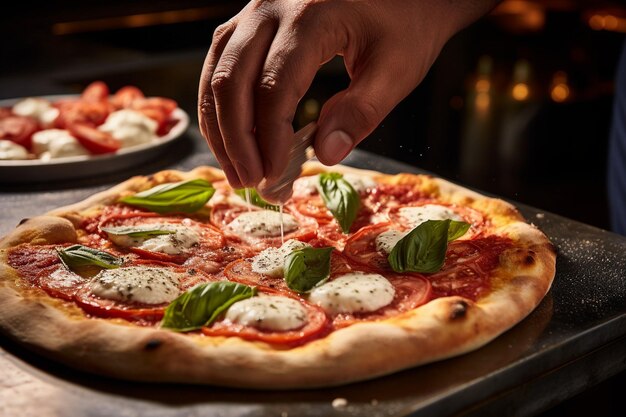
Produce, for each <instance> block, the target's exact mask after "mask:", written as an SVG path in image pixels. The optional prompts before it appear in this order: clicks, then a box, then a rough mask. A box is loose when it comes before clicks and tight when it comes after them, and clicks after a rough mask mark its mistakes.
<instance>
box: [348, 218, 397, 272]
mask: <svg viewBox="0 0 626 417" xmlns="http://www.w3.org/2000/svg"><path fill="white" fill-rule="evenodd" d="M393 228H394V225H393V223H379V224H374V225H371V226H366V227H363V228H362V229H361V230H359V231H358V232H357V233H355V234H354V235H352V236H350V237H349V238H348V240H347V241H346V246H345V247H344V249H343V253H344V255H346V256H347V257H348V258H349V259H350V260H352V261H354V262H356V263H359V264H361V265H365V266H367V267H369V268H372V269H374V270H377V271H390V270H391V267H390V266H389V261H388V260H387V256H386V255H384V254H382V253H380V252H379V251H377V250H376V237H377V236H378V235H380V234H381V233H383V232H385V231H387V230H390V229H393Z"/></svg>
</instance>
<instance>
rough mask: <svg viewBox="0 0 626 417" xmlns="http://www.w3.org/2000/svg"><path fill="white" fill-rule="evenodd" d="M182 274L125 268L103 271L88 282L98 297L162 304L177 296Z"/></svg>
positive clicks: (152, 269) (160, 270)
mask: <svg viewBox="0 0 626 417" xmlns="http://www.w3.org/2000/svg"><path fill="white" fill-rule="evenodd" d="M180 278H181V275H180V274H178V273H176V272H173V271H170V270H168V269H164V268H146V267H128V268H118V269H105V270H103V271H101V272H99V273H98V275H96V276H95V277H94V278H93V279H92V280H91V282H90V283H89V288H90V290H91V292H92V293H93V294H94V295H96V296H98V297H101V298H106V299H109V300H118V301H131V302H132V301H134V302H138V303H143V304H163V303H169V302H171V301H173V300H174V299H175V298H176V297H178V295H179V294H180V289H179V282H180Z"/></svg>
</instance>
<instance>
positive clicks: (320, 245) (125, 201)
mask: <svg viewBox="0 0 626 417" xmlns="http://www.w3.org/2000/svg"><path fill="white" fill-rule="evenodd" d="M555 259H556V255H555V250H554V247H553V246H552V244H551V243H550V241H549V240H548V239H547V237H546V236H545V235H544V234H543V233H542V232H541V231H540V230H538V229H537V228H536V227H535V226H533V225H531V224H528V223H526V222H525V221H524V219H523V218H522V216H521V215H520V214H519V212H518V211H517V210H516V209H515V208H514V207H513V206H512V205H511V204H509V203H507V202H504V201H502V200H499V199H494V198H489V197H485V196H483V195H480V194H478V193H475V192H473V191H469V190H467V189H465V188H462V187H460V186H457V185H454V184H452V183H450V182H447V181H445V180H442V179H439V178H435V177H432V176H428V175H413V174H398V175H387V174H382V173H379V172H374V171H364V170H357V169H353V168H348V167H343V166H335V167H332V168H327V167H324V166H322V165H320V164H317V163H308V164H306V165H305V166H304V167H303V171H302V174H301V176H300V177H299V178H298V179H297V180H296V181H295V184H294V192H293V195H292V197H291V198H290V199H289V200H288V201H287V202H286V203H285V204H284V205H281V206H274V205H272V204H270V203H268V202H267V201H265V200H263V199H262V198H261V197H260V196H259V194H258V193H256V192H255V191H254V190H249V189H246V190H233V189H231V188H230V187H229V186H228V183H227V182H226V180H225V177H224V175H223V173H222V172H221V171H220V170H218V169H215V168H211V167H199V168H196V169H194V170H192V171H189V172H180V171H173V170H168V171H162V172H158V173H156V174H154V175H150V176H140V177H134V178H131V179H130V180H128V181H126V182H124V183H121V184H119V185H117V186H115V187H113V188H110V189H108V190H106V191H104V192H101V193H99V194H96V195H93V196H91V197H89V198H87V199H86V200H84V201H82V202H79V203H76V204H74V205H71V206H67V207H63V208H59V209H57V210H54V211H52V212H50V213H47V214H45V215H42V216H39V217H34V218H31V219H28V220H25V221H24V222H23V223H22V224H20V225H19V226H18V227H17V228H16V229H15V230H14V231H13V232H11V233H9V234H8V235H7V236H5V237H4V238H3V239H2V240H1V241H0V329H1V330H2V331H3V332H4V333H6V334H8V335H9V336H11V337H12V338H14V339H16V340H17V341H18V342H19V343H21V344H23V345H25V346H27V347H29V348H31V349H34V350H36V351H38V352H40V353H42V354H44V355H46V356H49V357H51V358H54V359H56V360H58V361H61V362H63V363H66V364H68V365H70V366H72V367H76V368H79V369H82V370H86V371H89V372H94V373H97V374H102V375H108V376H113V377H118V378H123V379H129V380H143V381H169V382H181V383H205V384H213V385H222V386H230V387H246V388H257V389H295V388H314V387H323V386H333V385H340V384H345V383H349V382H353V381H360V380H365V379H370V378H374V377H377V376H381V375H386V374H389V373H393V372H396V371H399V370H402V369H406V368H409V367H414V366H417V365H420V364H424V363H428V362H433V361H437V360H441V359H444V358H449V357H452V356H455V355H459V354H462V353H465V352H468V351H470V350H473V349H477V348H478V347H480V346H483V345H485V344H486V343H488V342H489V341H491V340H492V339H494V338H496V337H497V336H498V335H500V334H501V333H503V332H504V331H506V330H507V329H509V328H511V327H512V326H514V325H515V324H516V323H518V322H519V321H521V320H522V319H523V318H524V317H526V316H527V315H528V314H529V313H530V312H531V311H532V310H533V309H534V308H535V307H536V306H537V305H538V304H539V302H540V301H541V300H542V298H543V297H544V295H545V294H546V293H547V292H548V290H549V288H550V285H551V283H552V280H553V278H554V273H555Z"/></svg>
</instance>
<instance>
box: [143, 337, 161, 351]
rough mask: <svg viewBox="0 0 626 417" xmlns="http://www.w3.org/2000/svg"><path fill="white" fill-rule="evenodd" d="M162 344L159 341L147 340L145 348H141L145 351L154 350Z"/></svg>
mask: <svg viewBox="0 0 626 417" xmlns="http://www.w3.org/2000/svg"><path fill="white" fill-rule="evenodd" d="M162 344H163V341H162V340H159V339H150V340H148V342H146V344H145V346H144V347H143V348H144V349H145V350H154V349H156V348H158V347H159V346H161V345H162Z"/></svg>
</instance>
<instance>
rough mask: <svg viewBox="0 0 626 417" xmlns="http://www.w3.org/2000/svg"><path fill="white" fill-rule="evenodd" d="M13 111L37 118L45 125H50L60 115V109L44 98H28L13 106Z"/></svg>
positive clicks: (20, 114)
mask: <svg viewBox="0 0 626 417" xmlns="http://www.w3.org/2000/svg"><path fill="white" fill-rule="evenodd" d="M12 111H13V113H15V114H17V115H19V116H28V117H32V118H34V119H37V121H39V123H41V124H42V125H44V126H49V125H51V124H52V122H54V119H56V118H57V116H58V115H59V109H57V108H55V107H52V104H51V103H50V102H49V101H47V100H44V99H42V98H27V99H24V100H22V101H20V102H18V103H16V104H15V105H14V106H13V109H12Z"/></svg>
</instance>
